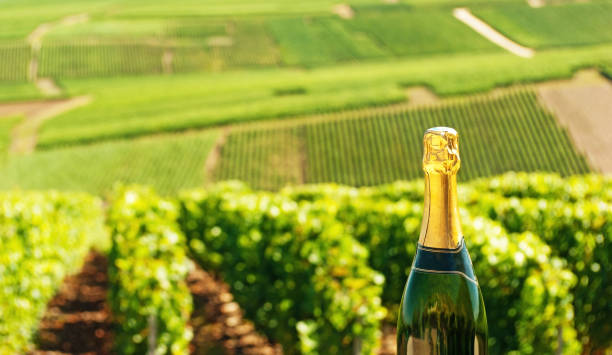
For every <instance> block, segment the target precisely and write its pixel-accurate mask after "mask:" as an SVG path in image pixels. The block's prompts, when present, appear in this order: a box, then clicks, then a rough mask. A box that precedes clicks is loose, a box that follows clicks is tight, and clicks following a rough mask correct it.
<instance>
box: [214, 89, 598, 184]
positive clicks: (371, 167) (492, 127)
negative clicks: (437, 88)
mask: <svg viewBox="0 0 612 355" xmlns="http://www.w3.org/2000/svg"><path fill="white" fill-rule="evenodd" d="M453 101H454V100H453ZM358 115H359V116H361V117H359V118H351V117H350V114H345V115H339V117H344V118H343V119H333V117H330V119H328V120H324V121H320V122H317V123H304V124H299V125H294V126H288V125H286V126H288V127H279V128H270V126H271V125H269V124H268V125H266V126H265V127H266V128H257V127H254V128H253V129H250V130H249V129H241V130H238V131H236V132H234V133H231V134H230V135H229V136H228V137H227V141H226V144H225V145H224V146H223V148H222V151H221V159H220V165H219V166H218V169H217V170H216V173H215V176H216V179H218V180H226V179H238V180H243V181H247V182H248V183H249V184H250V185H252V186H255V187H258V188H265V189H275V188H279V187H282V186H284V185H286V184H300V183H320V182H338V183H343V184H349V185H353V186H362V185H377V184H383V183H387V182H392V181H395V180H400V179H415V178H419V177H421V176H422V171H421V164H420V160H421V158H422V151H421V150H422V147H421V145H422V143H421V140H422V134H423V132H424V131H425V130H426V129H427V128H429V127H432V126H438V125H447V126H451V127H455V128H457V130H458V131H459V132H461V141H462V143H461V156H462V159H463V161H464V162H465V164H464V166H462V168H461V174H460V176H461V177H462V178H463V179H466V180H469V179H473V178H477V177H482V176H491V175H495V174H499V173H500V172H504V171H508V170H515V171H551V172H558V173H560V174H562V175H570V174H581V173H586V172H588V171H589V167H588V165H587V163H586V161H585V159H584V157H582V156H581V155H580V154H578V153H577V152H576V151H575V150H574V148H573V147H572V143H571V141H570V140H569V138H568V135H567V133H566V131H565V130H563V129H562V128H560V127H559V126H558V124H557V123H556V121H555V119H554V117H552V115H551V114H550V113H548V112H547V111H545V110H544V109H543V108H542V107H540V106H539V104H538V103H537V99H536V97H535V94H534V93H533V92H531V91H513V92H511V93H508V94H505V95H503V96H501V97H499V98H490V97H486V96H482V97H479V98H474V99H469V100H467V99H466V100H458V101H457V102H453V103H447V104H440V105H436V106H432V107H426V108H422V109H411V110H398V111H396V112H394V111H389V112H384V111H377V113H372V114H370V115H368V114H367V113H365V114H364V113H359V114H358ZM345 116H346V117H345ZM287 162H290V163H287Z"/></svg>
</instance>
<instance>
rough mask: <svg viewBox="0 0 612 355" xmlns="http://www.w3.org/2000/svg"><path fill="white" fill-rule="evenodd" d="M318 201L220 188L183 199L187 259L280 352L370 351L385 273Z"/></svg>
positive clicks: (376, 331) (376, 336) (375, 336)
mask: <svg viewBox="0 0 612 355" xmlns="http://www.w3.org/2000/svg"><path fill="white" fill-rule="evenodd" d="M231 190H233V191H231ZM327 207H328V206H327V205H326V204H318V203H314V204H298V203H296V202H295V201H292V200H290V199H288V198H286V197H284V196H282V195H278V194H277V195H274V194H268V193H253V192H249V191H245V188H243V187H235V186H234V187H232V186H228V185H221V186H218V187H216V189H215V190H209V191H203V190H202V191H193V192H191V193H188V194H186V195H184V196H183V197H182V198H181V217H180V224H181V227H182V228H183V230H184V231H185V232H186V234H187V237H188V240H189V246H190V249H191V251H192V253H193V255H194V256H195V257H196V259H197V260H198V261H199V262H201V263H202V264H203V265H204V266H205V267H207V268H209V269H212V270H216V271H217V272H219V273H220V274H221V275H222V276H223V277H224V279H225V280H226V281H227V282H228V283H229V284H230V286H231V287H232V290H233V293H234V296H235V298H236V300H237V301H238V302H239V303H240V304H241V305H242V307H243V309H244V310H245V312H246V315H247V316H248V317H250V318H251V319H252V320H253V321H254V322H255V324H256V325H257V326H259V327H260V329H261V330H262V331H264V332H265V333H266V334H267V335H268V336H269V337H270V338H271V339H273V340H275V341H278V342H280V343H281V344H282V345H283V349H284V352H285V353H286V354H300V353H301V354H352V353H353V351H354V349H355V347H357V348H361V351H362V352H361V353H362V354H373V353H374V349H375V347H376V346H377V344H378V341H379V335H380V334H379V328H380V324H379V323H380V320H381V319H382V318H383V317H384V315H385V310H384V308H383V307H382V306H381V299H380V294H381V291H382V284H383V282H384V278H383V276H382V275H381V274H379V273H377V272H375V271H374V270H372V269H371V268H370V267H369V266H368V264H367V260H368V250H367V248H365V247H364V246H363V245H362V244H360V243H359V242H358V241H356V240H355V239H354V238H353V237H352V236H351V234H350V233H349V231H348V230H347V228H346V227H345V226H344V225H343V224H342V223H339V222H338V221H337V220H335V219H334V218H333V216H331V217H330V215H329V213H328V210H327Z"/></svg>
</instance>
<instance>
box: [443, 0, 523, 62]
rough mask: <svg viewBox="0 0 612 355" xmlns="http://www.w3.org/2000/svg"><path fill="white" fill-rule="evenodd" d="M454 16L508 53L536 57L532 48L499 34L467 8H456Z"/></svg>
mask: <svg viewBox="0 0 612 355" xmlns="http://www.w3.org/2000/svg"><path fill="white" fill-rule="evenodd" d="M453 16H455V18H457V19H458V20H459V21H461V22H463V23H465V24H466V25H467V26H469V27H470V28H472V29H473V30H474V31H476V32H478V34H480V35H481V36H483V37H484V38H486V39H488V40H489V41H491V42H493V43H495V44H496V45H498V46H500V47H501V48H503V49H505V50H507V51H508V52H510V53H512V54H514V55H517V56H519V57H523V58H531V57H533V56H534V54H535V51H534V50H533V49H531V48H528V47H525V46H522V45H520V44H518V43H516V42H514V41H512V40H511V39H509V38H508V37H506V36H504V35H503V34H501V33H499V32H498V31H497V30H496V29H494V28H493V27H491V26H490V25H489V24H488V23H486V22H484V21H482V20H481V19H479V18H478V17H476V16H474V15H473V14H472V13H471V12H470V10H468V9H466V8H456V9H454V10H453Z"/></svg>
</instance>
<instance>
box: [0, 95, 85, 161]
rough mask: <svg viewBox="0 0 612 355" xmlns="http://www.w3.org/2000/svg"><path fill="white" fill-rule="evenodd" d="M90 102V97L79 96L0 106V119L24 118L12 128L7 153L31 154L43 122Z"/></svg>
mask: <svg viewBox="0 0 612 355" xmlns="http://www.w3.org/2000/svg"><path fill="white" fill-rule="evenodd" d="M90 102H91V97H90V96H79V97H74V98H71V99H66V100H52V101H30V102H20V103H13V104H0V117H9V116H17V115H23V116H25V119H24V120H22V121H21V123H19V124H18V125H17V126H15V127H14V128H13V132H12V134H11V145H10V147H9V152H11V153H16V154H23V153H31V152H32V151H34V148H35V147H36V141H37V138H38V129H39V128H40V125H41V124H42V123H43V122H45V121H46V120H48V119H50V118H53V117H55V116H57V115H59V114H61V113H64V112H67V111H70V110H72V109H75V108H77V107H80V106H84V105H87V104H88V103H90Z"/></svg>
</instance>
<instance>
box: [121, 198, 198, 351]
mask: <svg viewBox="0 0 612 355" xmlns="http://www.w3.org/2000/svg"><path fill="white" fill-rule="evenodd" d="M176 218H177V210H176V206H175V204H173V203H172V202H171V201H168V200H164V199H162V198H160V197H159V196H157V195H156V194H155V193H154V192H153V191H152V190H151V189H146V188H141V187H129V188H120V189H119V190H118V191H117V192H116V194H115V196H114V201H113V204H112V206H111V209H110V212H109V225H110V228H111V232H112V241H113V244H112V248H111V252H110V258H109V261H110V270H109V277H110V281H111V291H110V304H111V308H112V310H113V313H114V317H115V324H116V325H117V329H116V332H115V349H116V352H117V353H118V354H147V353H155V354H173V355H174V354H187V353H188V346H189V341H190V340H191V337H192V332H191V329H190V328H189V327H188V325H187V321H188V320H189V316H190V314H191V309H192V301H191V295H190V294H189V289H188V288H187V285H186V282H185V278H186V276H187V273H188V271H189V269H190V267H191V264H190V261H189V259H188V258H187V255H186V251H187V249H186V247H185V243H184V236H183V234H182V233H181V232H180V230H179V229H178V228H177V225H176ZM153 351H154V352H153Z"/></svg>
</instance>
